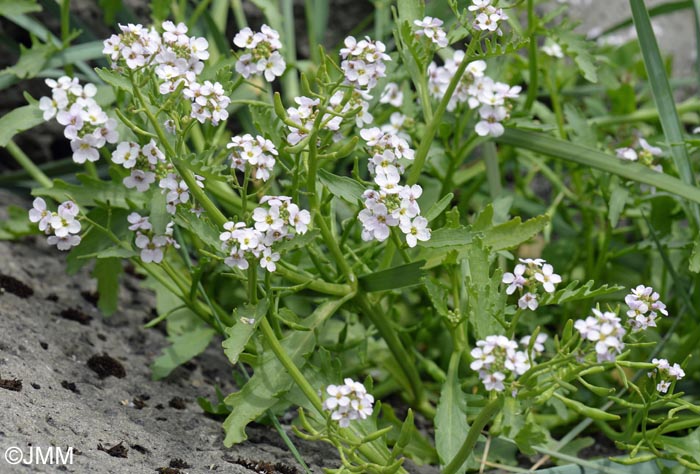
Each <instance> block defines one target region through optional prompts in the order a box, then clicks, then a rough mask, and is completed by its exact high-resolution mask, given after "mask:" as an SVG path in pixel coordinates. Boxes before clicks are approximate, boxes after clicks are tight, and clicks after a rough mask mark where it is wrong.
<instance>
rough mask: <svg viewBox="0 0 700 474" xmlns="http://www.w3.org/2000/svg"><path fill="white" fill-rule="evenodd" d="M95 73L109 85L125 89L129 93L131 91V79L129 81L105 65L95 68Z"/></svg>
mask: <svg viewBox="0 0 700 474" xmlns="http://www.w3.org/2000/svg"><path fill="white" fill-rule="evenodd" d="M95 73H97V75H98V76H99V77H100V79H102V80H103V81H105V82H106V83H107V84H109V85H110V86H112V87H116V88H117V89H121V90H124V91H127V92H129V93H131V92H132V85H131V81H129V80H128V79H127V78H126V77H124V76H123V75H121V74H117V73H116V72H113V71H110V70H109V69H107V68H105V67H103V68H96V69H95Z"/></svg>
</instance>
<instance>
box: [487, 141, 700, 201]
mask: <svg viewBox="0 0 700 474" xmlns="http://www.w3.org/2000/svg"><path fill="white" fill-rule="evenodd" d="M496 142H497V143H502V144H506V145H513V146H515V147H518V148H524V149H526V150H530V151H534V152H536V153H541V154H543V155H548V156H551V157H553V158H559V159H562V160H566V161H571V162H574V163H578V164H581V165H584V166H589V167H591V168H595V169H598V170H601V171H605V172H607V173H613V174H616V175H618V176H621V177H623V178H625V179H629V180H632V181H636V182H638V183H644V184H648V185H650V186H654V187H656V188H657V189H660V190H664V191H667V192H669V193H672V194H675V195H677V196H680V197H682V198H685V199H687V200H689V201H691V202H693V203H700V189H698V188H697V187H695V186H691V185H688V184H686V183H684V182H683V181H681V180H680V179H678V178H674V177H673V176H670V175H667V174H664V173H657V172H655V171H652V170H650V169H649V168H647V167H646V166H644V165H641V164H639V163H634V162H628V161H622V160H620V159H619V158H617V157H615V156H613V155H609V154H607V153H603V152H601V151H598V150H595V149H593V148H588V147H584V146H581V145H576V144H573V143H571V142H568V141H566V140H561V139H558V138H553V137H551V136H549V135H545V134H543V133H537V132H531V131H526V130H518V129H513V128H509V129H506V132H505V133H504V134H503V135H502V136H500V137H498V138H496Z"/></svg>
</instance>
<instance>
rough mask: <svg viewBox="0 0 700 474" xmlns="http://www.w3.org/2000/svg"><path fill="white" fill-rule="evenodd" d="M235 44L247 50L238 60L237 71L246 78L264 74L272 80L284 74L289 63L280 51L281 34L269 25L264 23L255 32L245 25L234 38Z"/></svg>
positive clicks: (269, 80) (267, 79)
mask: <svg viewBox="0 0 700 474" xmlns="http://www.w3.org/2000/svg"><path fill="white" fill-rule="evenodd" d="M233 44H235V45H236V46H238V47H239V48H244V49H245V50H246V52H245V53H244V54H241V55H240V56H239V57H238V61H236V72H238V74H240V75H241V76H243V77H245V78H246V79H248V78H250V77H251V76H254V75H256V74H263V75H264V76H265V80H266V81H267V82H272V81H274V80H275V77H279V76H281V75H282V74H284V70H285V68H286V67H287V65H286V63H285V62H284V58H283V57H282V55H281V54H280V53H279V51H278V50H279V49H281V48H282V42H281V41H280V35H279V33H278V32H277V31H275V30H273V29H272V28H270V27H269V26H267V25H262V27H261V28H260V31H259V32H255V33H254V32H253V30H251V29H250V28H248V27H245V28H243V29H242V30H241V31H239V32H238V33H237V34H236V36H235V37H234V38H233Z"/></svg>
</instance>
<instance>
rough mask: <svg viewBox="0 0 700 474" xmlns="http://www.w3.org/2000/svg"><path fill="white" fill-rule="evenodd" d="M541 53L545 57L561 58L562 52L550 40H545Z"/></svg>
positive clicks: (559, 47)
mask: <svg viewBox="0 0 700 474" xmlns="http://www.w3.org/2000/svg"><path fill="white" fill-rule="evenodd" d="M542 52H543V53H544V54H546V55H547V56H552V57H553V58H560V59H561V58H563V57H564V51H562V49H561V46H559V45H558V44H557V43H555V42H554V41H552V40H547V41H546V42H545V44H544V46H542Z"/></svg>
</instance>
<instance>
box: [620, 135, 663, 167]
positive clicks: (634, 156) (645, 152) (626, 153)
mask: <svg viewBox="0 0 700 474" xmlns="http://www.w3.org/2000/svg"><path fill="white" fill-rule="evenodd" d="M636 143H637V145H638V147H637V148H634V147H621V148H616V149H615V154H616V155H617V157H618V158H620V159H621V160H627V161H638V160H639V162H641V163H642V164H643V165H645V166H648V167H649V168H651V169H653V170H654V171H659V172H660V171H663V168H662V167H661V165H659V164H656V165H655V164H654V159H655V158H657V157H661V156H663V154H664V152H663V150H662V149H661V148H659V147H657V146H653V145H650V144H649V142H648V141H646V140H645V139H644V138H642V137H638V138H637V139H636Z"/></svg>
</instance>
